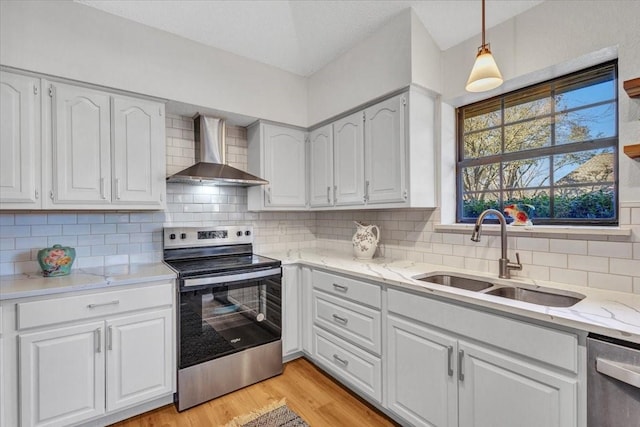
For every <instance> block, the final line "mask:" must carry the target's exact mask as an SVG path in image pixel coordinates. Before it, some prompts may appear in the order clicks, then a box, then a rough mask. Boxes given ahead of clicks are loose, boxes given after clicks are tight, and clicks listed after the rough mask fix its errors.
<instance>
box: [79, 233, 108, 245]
mask: <svg viewBox="0 0 640 427" xmlns="http://www.w3.org/2000/svg"><path fill="white" fill-rule="evenodd" d="M76 240H77V245H78V246H94V245H104V240H105V236H104V234H87V235H82V236H78V237H77V239H76Z"/></svg>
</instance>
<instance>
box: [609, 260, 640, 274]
mask: <svg viewBox="0 0 640 427" xmlns="http://www.w3.org/2000/svg"><path fill="white" fill-rule="evenodd" d="M609 272H610V273H611V274H621V275H625V276H640V260H630V259H620V258H611V259H610V260H609Z"/></svg>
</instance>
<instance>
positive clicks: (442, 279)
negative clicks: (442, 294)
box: [415, 274, 493, 292]
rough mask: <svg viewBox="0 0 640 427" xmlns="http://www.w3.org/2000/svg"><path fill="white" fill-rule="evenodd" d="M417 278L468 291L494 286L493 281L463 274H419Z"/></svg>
mask: <svg viewBox="0 0 640 427" xmlns="http://www.w3.org/2000/svg"><path fill="white" fill-rule="evenodd" d="M415 279H418V280H422V281H423V282H429V283H435V284H437V285H443V286H451V287H452V288H459V289H464V290H467V291H474V292H477V291H482V290H484V289H489V288H490V287H492V286H493V283H491V282H485V281H484V280H476V279H470V278H468V277H462V276H452V275H449V274H433V275H428V276H422V277H420V276H418V277H415Z"/></svg>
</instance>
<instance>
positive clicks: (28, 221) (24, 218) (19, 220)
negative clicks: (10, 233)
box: [15, 213, 47, 225]
mask: <svg viewBox="0 0 640 427" xmlns="http://www.w3.org/2000/svg"><path fill="white" fill-rule="evenodd" d="M46 223H47V214H32V213H30V214H24V215H17V216H16V219H15V224H16V225H42V224H46Z"/></svg>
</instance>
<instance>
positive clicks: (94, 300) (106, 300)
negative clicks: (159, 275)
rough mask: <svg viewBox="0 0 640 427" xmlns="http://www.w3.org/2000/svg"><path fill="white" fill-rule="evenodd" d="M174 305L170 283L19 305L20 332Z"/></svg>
mask: <svg viewBox="0 0 640 427" xmlns="http://www.w3.org/2000/svg"><path fill="white" fill-rule="evenodd" d="M172 302H173V286H172V284H171V283H164V284H161V285H157V286H145V287H141V288H134V289H125V290H117V291H109V292H98V293H94V294H89V295H78V296H73V297H62V298H52V299H46V300H40V301H31V302H23V303H18V304H16V305H17V311H18V329H26V328H35V327H38V326H49V325H52V324H55V323H62V322H71V321H76V320H82V319H88V318H92V317H96V316H101V317H103V316H108V315H112V314H117V313H123V312H126V311H131V310H141V309H145V308H151V307H157V306H163V305H171V304H172Z"/></svg>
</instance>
